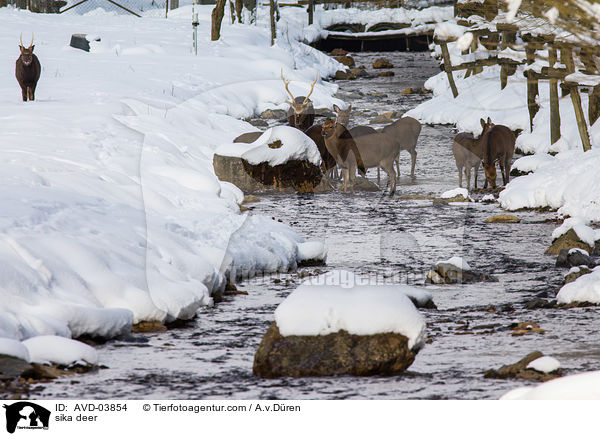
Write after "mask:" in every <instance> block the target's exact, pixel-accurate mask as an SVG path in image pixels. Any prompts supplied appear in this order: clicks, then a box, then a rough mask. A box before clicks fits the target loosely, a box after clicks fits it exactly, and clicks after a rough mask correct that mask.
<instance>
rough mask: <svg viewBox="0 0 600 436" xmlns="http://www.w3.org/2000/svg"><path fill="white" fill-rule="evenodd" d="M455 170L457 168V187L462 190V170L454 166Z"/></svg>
mask: <svg viewBox="0 0 600 436" xmlns="http://www.w3.org/2000/svg"><path fill="white" fill-rule="evenodd" d="M456 168H458V186H460V187H461V188H462V177H463V169H462V167H461V166H458V165H456Z"/></svg>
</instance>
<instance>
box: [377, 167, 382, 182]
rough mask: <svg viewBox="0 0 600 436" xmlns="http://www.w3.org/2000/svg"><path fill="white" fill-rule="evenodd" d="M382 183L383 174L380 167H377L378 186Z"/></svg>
mask: <svg viewBox="0 0 600 436" xmlns="http://www.w3.org/2000/svg"><path fill="white" fill-rule="evenodd" d="M380 183H381V174H380V172H379V166H377V184H378V185H379V184H380Z"/></svg>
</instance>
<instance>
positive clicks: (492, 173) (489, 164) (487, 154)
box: [479, 117, 496, 189]
mask: <svg viewBox="0 0 600 436" xmlns="http://www.w3.org/2000/svg"><path fill="white" fill-rule="evenodd" d="M479 122H480V123H481V128H482V130H481V136H480V137H479V141H483V144H484V145H483V171H484V172H485V179H486V181H487V183H489V184H490V186H491V187H492V189H493V188H495V187H496V162H495V161H494V160H493V159H492V158H491V146H490V144H489V142H488V138H487V133H488V132H489V131H490V129H491V128H492V127H494V123H492V120H491V119H490V117H488V119H487V121H485V120H484V119H483V118H481V119H480V120H479Z"/></svg>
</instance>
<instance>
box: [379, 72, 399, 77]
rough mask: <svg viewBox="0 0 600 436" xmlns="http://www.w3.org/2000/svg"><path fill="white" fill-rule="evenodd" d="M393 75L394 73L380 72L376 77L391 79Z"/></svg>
mask: <svg viewBox="0 0 600 436" xmlns="http://www.w3.org/2000/svg"><path fill="white" fill-rule="evenodd" d="M395 75H396V73H394V72H393V71H381V72H379V73H377V76H379V77H393V76H395Z"/></svg>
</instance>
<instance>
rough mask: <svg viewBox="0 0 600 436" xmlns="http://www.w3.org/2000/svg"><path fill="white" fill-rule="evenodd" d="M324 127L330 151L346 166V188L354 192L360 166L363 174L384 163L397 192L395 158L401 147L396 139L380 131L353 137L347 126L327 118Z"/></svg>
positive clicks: (392, 189) (391, 191)
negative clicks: (367, 169)
mask: <svg viewBox="0 0 600 436" xmlns="http://www.w3.org/2000/svg"><path fill="white" fill-rule="evenodd" d="M322 130H323V137H324V138H325V145H326V146H327V150H328V151H329V153H331V155H332V156H334V157H335V160H336V162H337V164H338V166H339V167H340V168H341V169H342V175H343V177H344V191H347V189H348V186H350V188H351V189H352V191H354V176H355V174H356V168H357V166H358V168H359V170H361V173H363V175H364V170H365V169H366V168H374V167H377V166H381V168H383V170H384V171H385V172H386V173H387V174H388V176H389V178H390V195H393V194H394V192H395V191H396V172H395V171H394V161H395V160H396V157H397V156H398V153H399V149H398V146H397V143H396V141H394V140H393V138H391V137H390V136H388V135H385V134H383V133H380V132H375V133H372V134H368V135H362V136H359V137H353V136H352V135H351V133H350V131H349V130H348V129H346V127H344V126H343V125H342V124H340V123H339V122H335V121H333V120H332V119H331V118H327V119H326V120H325V122H324V123H323V126H322ZM349 151H352V153H350V152H349ZM344 152H345V153H344ZM361 164H362V165H361ZM361 166H362V168H361Z"/></svg>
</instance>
